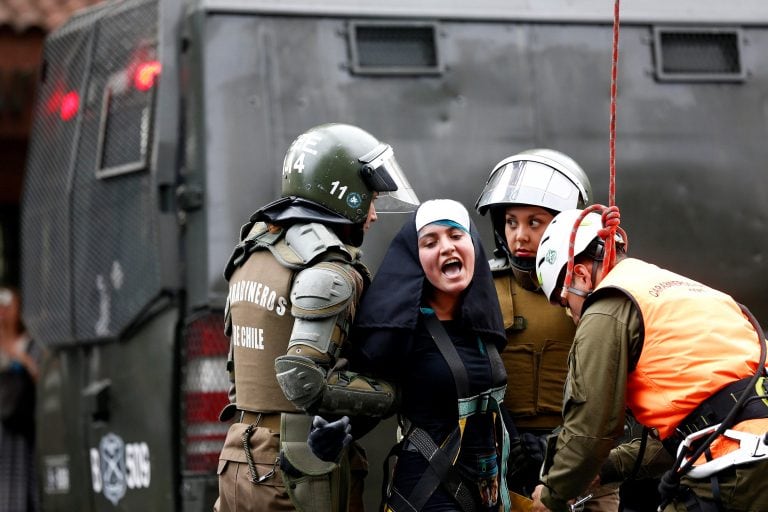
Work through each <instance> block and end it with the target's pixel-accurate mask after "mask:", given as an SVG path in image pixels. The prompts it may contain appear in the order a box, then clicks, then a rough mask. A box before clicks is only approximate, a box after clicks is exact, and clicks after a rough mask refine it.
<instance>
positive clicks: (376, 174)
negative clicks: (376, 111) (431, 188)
mask: <svg viewBox="0 0 768 512" xmlns="http://www.w3.org/2000/svg"><path fill="white" fill-rule="evenodd" d="M360 163H361V164H363V169H362V178H363V181H364V182H365V184H366V186H367V187H368V188H370V189H371V190H374V191H376V192H378V193H379V195H378V198H377V199H376V211H377V212H378V213H404V212H412V211H414V210H415V209H416V208H417V207H418V206H419V198H418V197H417V196H416V193H415V192H414V191H413V187H411V184H410V183H408V178H406V177H405V173H403V170H402V169H401V168H400V164H398V163H397V160H395V153H394V151H393V150H392V147H391V146H390V145H389V144H380V145H379V146H378V147H376V148H375V149H374V150H373V151H371V152H370V153H368V154H367V155H365V156H363V157H362V158H360Z"/></svg>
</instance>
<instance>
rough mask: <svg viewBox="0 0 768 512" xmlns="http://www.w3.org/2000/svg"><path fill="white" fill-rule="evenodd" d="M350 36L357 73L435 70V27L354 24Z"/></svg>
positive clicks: (436, 66)
mask: <svg viewBox="0 0 768 512" xmlns="http://www.w3.org/2000/svg"><path fill="white" fill-rule="evenodd" d="M351 34H352V41H351V44H352V47H353V52H352V53H353V58H354V59H355V61H354V62H353V66H352V67H353V69H354V70H355V71H356V72H358V73H376V72H380V73H387V72H390V73H398V72H401V73H402V72H429V71H437V70H438V55H437V48H436V45H435V27H434V26H431V25H429V26H409V25H366V24H354V25H352V31H351Z"/></svg>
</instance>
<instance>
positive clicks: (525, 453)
mask: <svg viewBox="0 0 768 512" xmlns="http://www.w3.org/2000/svg"><path fill="white" fill-rule="evenodd" d="M546 451H547V436H537V435H534V434H531V433H529V432H524V433H522V434H521V435H520V437H517V438H514V439H512V441H511V443H510V450H509V466H508V468H509V469H508V470H507V482H508V485H509V487H510V489H513V490H515V491H520V494H526V495H527V494H530V493H531V492H533V488H534V487H535V486H536V484H537V483H538V481H539V472H540V471H541V465H542V464H543V463H544V455H545V453H546Z"/></svg>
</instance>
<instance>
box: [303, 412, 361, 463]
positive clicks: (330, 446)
mask: <svg viewBox="0 0 768 512" xmlns="http://www.w3.org/2000/svg"><path fill="white" fill-rule="evenodd" d="M351 431H352V426H351V425H350V424H349V418H348V417H347V416H343V417H342V418H341V419H339V420H336V421H334V422H331V423H328V421H327V420H325V418H322V417H321V416H315V418H314V419H313V420H312V430H310V431H309V438H308V439H307V444H308V445H309V449H310V450H312V453H314V454H315V456H316V457H317V458H318V459H320V460H324V461H326V462H338V461H339V458H340V457H341V452H342V450H344V448H345V447H346V446H347V445H348V444H349V443H351V442H352V434H350V432H351Z"/></svg>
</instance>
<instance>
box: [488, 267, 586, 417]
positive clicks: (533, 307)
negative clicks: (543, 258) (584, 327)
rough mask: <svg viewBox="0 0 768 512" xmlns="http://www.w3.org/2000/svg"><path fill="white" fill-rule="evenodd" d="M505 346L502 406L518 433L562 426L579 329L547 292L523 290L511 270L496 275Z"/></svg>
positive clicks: (502, 355)
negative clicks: (570, 358) (570, 356)
mask: <svg viewBox="0 0 768 512" xmlns="http://www.w3.org/2000/svg"><path fill="white" fill-rule="evenodd" d="M493 282H494V285H495V286H496V293H497V295H498V297H499V304H500V306H501V312H502V315H503V317H504V328H505V329H506V332H507V346H506V348H505V349H504V351H503V352H502V353H501V358H502V360H503V361H504V367H505V368H506V370H507V374H508V375H509V386H508V388H507V392H506V395H505V396H504V406H505V407H506V408H507V409H508V410H509V411H510V413H511V414H512V416H513V417H514V420H515V426H516V427H517V428H518V429H521V430H525V429H547V430H551V429H553V428H555V427H557V426H558V425H560V424H561V423H562V414H561V411H562V404H563V384H564V383H565V377H566V374H567V372H568V352H569V351H570V349H571V345H572V344H573V335H574V332H575V330H576V326H575V325H574V323H573V320H571V319H570V318H568V317H567V316H566V315H565V314H564V313H563V310H562V309H561V308H557V307H554V306H552V305H551V304H550V303H549V302H548V301H547V299H546V297H545V296H544V294H543V293H540V292H534V291H529V290H526V289H524V288H522V287H521V286H520V285H519V284H518V283H517V281H515V277H514V275H513V274H512V272H511V271H510V270H506V271H502V272H494V276H493Z"/></svg>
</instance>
